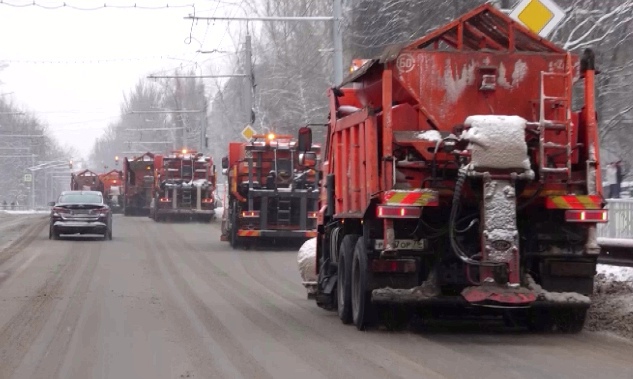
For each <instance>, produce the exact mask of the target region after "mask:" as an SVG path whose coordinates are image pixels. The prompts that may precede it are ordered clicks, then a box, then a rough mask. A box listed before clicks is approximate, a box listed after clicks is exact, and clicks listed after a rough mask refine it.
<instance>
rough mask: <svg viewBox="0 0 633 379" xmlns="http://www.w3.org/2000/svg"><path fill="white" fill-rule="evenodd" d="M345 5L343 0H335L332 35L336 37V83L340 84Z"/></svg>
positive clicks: (341, 77) (341, 79)
mask: <svg viewBox="0 0 633 379" xmlns="http://www.w3.org/2000/svg"><path fill="white" fill-rule="evenodd" d="M342 8H343V6H342V4H341V0H334V4H332V10H333V13H334V18H333V19H332V37H333V38H334V64H333V66H334V85H339V84H340V83H341V82H342V81H343V30H342V29H341V18H343V10H342Z"/></svg>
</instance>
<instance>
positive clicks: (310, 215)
mask: <svg viewBox="0 0 633 379" xmlns="http://www.w3.org/2000/svg"><path fill="white" fill-rule="evenodd" d="M318 214H319V212H308V218H317V215H318Z"/></svg>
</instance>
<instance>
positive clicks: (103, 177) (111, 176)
mask: <svg viewBox="0 0 633 379" xmlns="http://www.w3.org/2000/svg"><path fill="white" fill-rule="evenodd" d="M99 181H100V182H101V184H102V191H103V198H104V199H105V201H106V204H108V206H109V207H110V209H112V212H113V213H117V212H120V211H122V210H123V196H122V192H123V191H121V188H122V187H123V172H121V171H118V170H111V171H109V172H106V173H104V174H100V175H99Z"/></svg>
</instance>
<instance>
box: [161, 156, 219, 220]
mask: <svg viewBox="0 0 633 379" xmlns="http://www.w3.org/2000/svg"><path fill="white" fill-rule="evenodd" d="M215 178H216V176H215V165H214V164H213V159H211V157H210V156H207V155H204V154H203V153H198V152H196V151H191V150H187V149H183V150H181V151H174V152H172V153H171V154H166V155H162V154H156V155H155V156H154V184H153V186H152V199H151V205H150V217H151V218H153V219H154V220H155V221H157V222H159V221H162V220H167V219H172V218H188V219H195V220H198V221H204V222H210V221H211V220H213V218H214V217H215V197H214V193H215V183H216V179H215Z"/></svg>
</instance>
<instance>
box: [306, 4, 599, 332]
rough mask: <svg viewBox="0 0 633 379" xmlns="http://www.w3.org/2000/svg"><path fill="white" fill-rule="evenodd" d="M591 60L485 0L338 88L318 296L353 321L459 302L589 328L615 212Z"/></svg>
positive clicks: (512, 316) (324, 186)
mask: <svg viewBox="0 0 633 379" xmlns="http://www.w3.org/2000/svg"><path fill="white" fill-rule="evenodd" d="M595 75H596V68H595V58H594V54H593V53H592V51H591V50H590V49H587V50H585V51H584V53H583V54H582V56H576V55H573V54H571V53H570V52H568V51H565V50H563V49H562V48H560V47H558V46H557V45H555V44H553V43H552V42H549V41H547V40H545V39H542V38H540V37H539V36H538V35H536V34H534V33H532V32H531V31H530V30H528V29H527V28H525V27H523V26H522V25H520V24H518V23H516V22H514V21H513V20H512V19H511V18H510V17H508V16H507V15H505V14H504V13H502V12H500V11H499V10H497V9H496V8H494V7H493V6H491V5H489V4H485V5H482V6H480V7H478V8H475V9H474V10H472V11H471V12H469V13H467V14H465V15H463V16H462V17H460V18H459V19H457V20H455V21H453V22H450V23H448V24H447V25H445V26H443V27H441V28H439V29H436V30H435V31H433V32H431V33H430V34H428V35H427V36H425V37H423V38H420V39H418V40H416V41H415V42H413V43H411V44H409V45H406V46H398V47H393V48H390V49H387V50H386V51H385V53H384V54H383V55H382V56H380V57H379V58H376V59H371V60H369V61H368V62H366V63H365V64H364V65H363V66H362V67H361V68H359V69H357V70H356V71H354V72H353V73H351V74H349V76H348V77H347V78H346V79H344V80H343V82H342V83H341V84H340V85H339V86H337V87H335V88H331V89H330V90H329V91H328V96H329V104H330V110H329V111H330V117H329V125H328V128H327V137H326V138H327V141H326V145H325V146H324V152H323V158H322V159H323V165H322V167H323V180H322V182H321V187H320V188H321V196H320V202H319V213H318V236H317V240H316V260H317V262H316V270H317V274H318V281H317V289H316V294H315V299H316V303H317V305H318V306H319V307H322V308H325V309H329V310H333V311H334V310H336V311H337V312H338V316H339V318H340V319H341V321H342V322H343V323H345V324H348V323H353V324H354V325H355V326H356V327H357V328H358V329H359V330H362V329H364V328H366V327H367V326H368V325H371V324H372V323H374V322H377V323H391V325H400V326H402V325H404V324H406V321H407V320H408V317H410V316H411V315H412V314H413V312H416V313H418V314H421V315H437V314H443V313H442V312H445V311H446V312H454V311H455V310H458V313H459V314H460V315H462V314H464V313H469V312H474V313H476V314H479V313H482V312H483V313H488V312H493V313H494V312H497V313H498V314H499V316H503V318H504V319H505V320H506V322H509V321H512V322H513V324H514V325H517V323H518V325H524V326H528V327H529V328H530V329H536V330H543V329H550V328H551V329H555V328H556V329H557V330H559V331H564V332H569V333H575V332H579V331H580V330H581V329H582V328H583V324H584V321H585V316H586V312H587V309H588V307H589V306H590V299H589V297H588V296H589V295H590V294H592V292H593V282H594V275H595V272H596V261H597V257H598V255H599V253H600V248H599V246H598V244H597V238H596V226H597V224H598V223H604V222H606V221H607V218H608V214H607V210H606V209H605V208H604V206H605V203H604V200H603V197H602V188H601V183H602V181H601V178H600V160H599V150H598V148H599V144H598V134H597V121H596V120H597V115H596V110H595V105H594V103H595V101H594V78H595ZM576 97H578V99H576ZM572 101H574V103H573V104H572ZM574 104H578V105H580V107H578V108H574V107H573V105H574ZM311 143H312V129H310V128H309V127H304V128H301V129H300V130H299V134H298V150H299V151H300V152H306V151H309V149H310V146H311ZM403 323H404V324H403Z"/></svg>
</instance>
